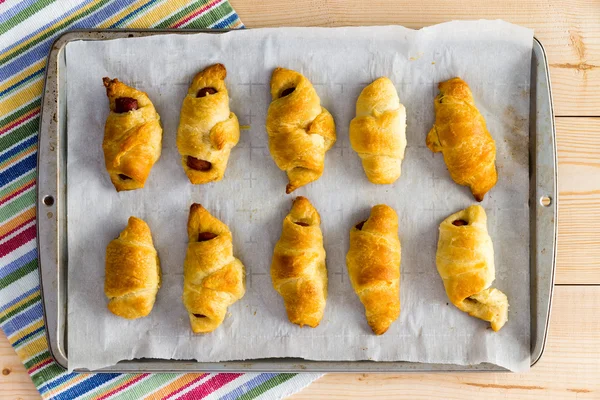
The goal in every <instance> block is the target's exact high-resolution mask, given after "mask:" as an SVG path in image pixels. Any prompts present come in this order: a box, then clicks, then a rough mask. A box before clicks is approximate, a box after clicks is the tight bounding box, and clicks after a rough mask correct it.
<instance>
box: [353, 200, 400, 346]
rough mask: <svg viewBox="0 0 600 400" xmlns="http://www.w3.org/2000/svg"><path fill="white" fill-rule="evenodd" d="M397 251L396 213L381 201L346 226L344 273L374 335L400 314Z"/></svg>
mask: <svg viewBox="0 0 600 400" xmlns="http://www.w3.org/2000/svg"><path fill="white" fill-rule="evenodd" d="M400 252H401V250H400V239H399V238H398V216H397V215H396V212H395V211H394V210H393V209H392V208H391V207H388V206H386V205H385V204H380V205H377V206H375V207H373V208H372V209H371V215H370V216H369V218H368V219H367V220H366V221H362V222H360V223H359V224H357V225H356V226H354V227H353V228H352V229H351V230H350V250H349V251H348V254H347V255H346V265H347V266H348V275H349V276H350V282H352V287H353V288H354V291H355V292H356V294H357V295H358V298H359V299H360V301H361V302H362V303H363V305H364V306H365V313H366V316H367V322H368V323H369V326H370V327H371V329H372V330H373V332H374V333H375V334H377V335H381V334H383V333H385V332H386V331H387V330H388V328H389V327H390V325H391V324H392V323H393V322H394V321H395V320H397V319H398V317H399V316H400V258H401V254H400Z"/></svg>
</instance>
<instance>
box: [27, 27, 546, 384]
mask: <svg viewBox="0 0 600 400" xmlns="http://www.w3.org/2000/svg"><path fill="white" fill-rule="evenodd" d="M199 32H203V33H212V34H220V33H222V32H225V31H223V30H210V31H206V30H185V31H181V30H74V31H69V32H66V33H64V34H63V35H61V36H60V37H59V38H58V39H57V40H56V41H55V42H54V44H53V45H52V48H51V50H50V54H49V55H48V64H47V67H46V81H45V87H44V97H43V100H42V111H41V114H42V116H41V124H40V130H39V139H38V177H37V216H38V217H37V237H38V242H37V246H38V263H39V268H40V281H41V282H40V284H41V285H40V286H41V290H42V297H43V305H44V320H45V324H46V335H47V338H48V343H49V346H50V352H51V354H52V356H53V357H54V359H55V360H56V362H57V363H58V364H60V365H61V366H63V367H65V368H66V367H67V363H68V357H67V356H68V355H67V341H68V337H67V314H68V310H67V279H68V276H67V267H68V249H67V218H68V216H67V205H66V200H67V168H66V166H67V123H66V120H67V109H66V85H65V83H66V80H67V79H68V78H67V76H66V72H67V69H66V60H65V51H64V49H65V46H66V45H67V44H68V43H69V42H71V41H77V40H109V39H118V38H128V37H141V36H151V35H189V34H194V33H199ZM530 92H531V101H530V127H529V134H530V141H529V143H530V147H529V155H530V157H529V176H530V184H529V207H530V234H531V238H530V246H531V248H530V273H531V279H530V282H531V299H530V304H531V365H532V366H533V365H534V364H535V363H536V362H537V361H538V360H539V359H540V357H541V356H542V353H543V352H544V346H545V343H546V337H547V334H548V323H549V320H550V309H551V302H552V292H553V285H554V270H555V260H556V231H557V229H556V227H557V215H558V214H557V211H558V204H557V192H556V190H557V188H556V181H557V165H556V133H555V128H554V112H553V109H552V95H551V88H550V76H549V72H548V62H547V59H546V54H545V51H544V48H543V46H542V44H541V43H540V42H539V41H538V40H537V39H535V38H534V42H533V53H532V60H531V89H530ZM193 371H213V372H408V371H506V370H505V369H504V368H501V367H498V366H496V365H493V364H487V363H483V364H478V365H472V366H464V365H452V364H425V363H413V362H402V361H398V362H375V361H336V362H332V361H310V360H304V359H298V358H268V359H256V360H246V361H230V362H216V363H208V362H196V361H193V360H164V359H134V360H129V361H121V362H119V363H117V364H116V365H113V366H110V367H106V368H103V369H100V370H97V371H94V372H128V373H131V372H193ZM80 372H87V370H81V371H80Z"/></svg>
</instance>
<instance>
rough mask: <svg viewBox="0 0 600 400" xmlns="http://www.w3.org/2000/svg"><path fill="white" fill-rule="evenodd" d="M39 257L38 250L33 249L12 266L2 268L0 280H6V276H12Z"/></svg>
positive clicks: (0, 269) (12, 263)
mask: <svg viewBox="0 0 600 400" xmlns="http://www.w3.org/2000/svg"><path fill="white" fill-rule="evenodd" d="M36 257H37V249H35V248H34V249H33V250H31V251H30V252H28V253H25V254H23V255H22V256H21V257H19V258H17V259H16V260H15V261H13V262H11V263H10V264H7V265H5V266H4V267H1V268H0V279H2V278H4V277H5V276H6V275H8V274H10V273H11V272H13V271H16V270H17V269H19V268H21V267H22V266H23V265H25V264H26V263H28V262H29V261H31V260H35V258H36Z"/></svg>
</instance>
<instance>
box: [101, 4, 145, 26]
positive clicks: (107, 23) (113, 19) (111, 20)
mask: <svg viewBox="0 0 600 400" xmlns="http://www.w3.org/2000/svg"><path fill="white" fill-rule="evenodd" d="M151 1H152V0H137V1H136V2H134V3H133V4H131V5H130V6H128V7H126V8H124V9H123V11H121V12H120V13H118V14H115V15H114V16H112V17H110V18H109V19H107V20H106V21H104V22H102V23H101V24H100V25H98V28H110V27H111V26H112V25H113V24H114V23H115V22H117V21H119V20H120V19H122V18H123V17H125V16H126V15H127V14H130V13H131V12H133V11H135V10H137V9H138V8H141V7H142V6H143V5H145V4H147V3H149V2H151ZM142 13H143V12H142Z"/></svg>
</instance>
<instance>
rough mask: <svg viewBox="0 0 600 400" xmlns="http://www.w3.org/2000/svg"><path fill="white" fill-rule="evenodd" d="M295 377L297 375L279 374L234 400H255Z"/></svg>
mask: <svg viewBox="0 0 600 400" xmlns="http://www.w3.org/2000/svg"><path fill="white" fill-rule="evenodd" d="M296 375H297V374H279V375H277V376H275V377H273V378H271V379H269V380H268V381H266V382H263V383H262V384H260V385H258V386H257V387H255V388H254V389H252V390H250V391H249V392H246V393H244V394H243V395H241V396H240V397H238V398H237V399H236V400H251V399H255V398H257V397H258V396H260V395H261V394H263V393H265V392H266V391H267V390H271V389H273V388H274V387H276V386H278V385H281V384H282V383H284V382H286V381H289V380H290V379H292V378H293V377H295V376H296Z"/></svg>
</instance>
